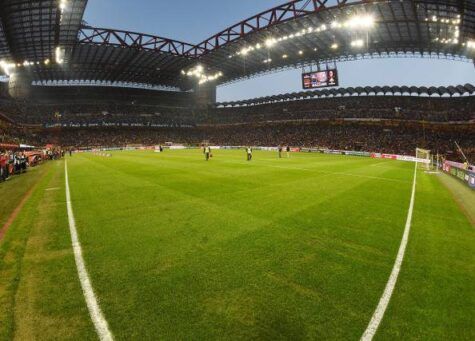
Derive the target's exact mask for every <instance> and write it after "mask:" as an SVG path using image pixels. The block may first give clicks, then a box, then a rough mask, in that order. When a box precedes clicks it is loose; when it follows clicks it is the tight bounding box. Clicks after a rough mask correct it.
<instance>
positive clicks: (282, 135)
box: [42, 123, 475, 158]
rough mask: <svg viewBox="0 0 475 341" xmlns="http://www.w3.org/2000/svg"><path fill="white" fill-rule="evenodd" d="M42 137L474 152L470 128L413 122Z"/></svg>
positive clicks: (120, 143) (106, 142) (119, 143)
mask: <svg viewBox="0 0 475 341" xmlns="http://www.w3.org/2000/svg"><path fill="white" fill-rule="evenodd" d="M42 138H43V139H55V140H56V141H58V143H60V144H62V145H63V146H67V147H73V148H81V147H124V146H127V145H142V144H144V145H159V144H164V143H166V142H174V143H182V144H187V145H200V144H201V143H202V142H203V141H208V142H209V143H210V144H215V145H233V146H246V145H251V146H277V145H290V146H294V147H320V148H329V149H337V150H360V151H370V152H382V153H399V154H407V155H412V154H414V151H415V149H416V148H426V149H430V150H432V151H433V152H434V153H440V154H444V155H456V154H457V151H456V148H455V141H457V142H458V143H459V144H460V145H461V146H462V148H464V150H465V151H466V154H468V156H469V157H472V158H473V157H474V156H475V148H474V146H475V134H473V130H472V131H471V132H470V130H467V131H464V132H461V131H460V130H457V131H445V132H444V131H436V130H429V129H421V128H420V127H414V126H387V127H382V126H379V125H362V124H321V123H320V124H316V123H306V124H295V123H294V124H289V123H277V124H256V125H240V126H208V127H195V128H187V129H184V128H159V129H143V128H142V129H139V128H109V129H63V130H61V131H60V132H56V133H46V135H44V136H43V137H42Z"/></svg>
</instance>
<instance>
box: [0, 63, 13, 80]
mask: <svg viewBox="0 0 475 341" xmlns="http://www.w3.org/2000/svg"><path fill="white" fill-rule="evenodd" d="M0 67H1V68H2V70H3V72H4V73H5V74H6V75H7V76H10V70H11V69H14V68H15V67H16V65H15V64H14V63H7V62H6V61H4V60H0Z"/></svg>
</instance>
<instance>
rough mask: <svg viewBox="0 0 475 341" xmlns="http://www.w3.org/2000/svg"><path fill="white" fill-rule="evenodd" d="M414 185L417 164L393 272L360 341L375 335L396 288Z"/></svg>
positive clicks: (409, 230) (409, 220)
mask: <svg viewBox="0 0 475 341" xmlns="http://www.w3.org/2000/svg"><path fill="white" fill-rule="evenodd" d="M416 183H417V162H416V164H415V167H414V180H413V182H412V194H411V202H410V204H409V210H408V212H407V219H406V226H405V228H404V234H403V236H402V240H401V245H400V246H399V251H398V253H397V257H396V261H395V262H394V266H393V270H392V271H391V275H390V276H389V280H388V283H387V284H386V288H385V289H384V292H383V295H382V296H381V298H380V300H379V303H378V306H377V307H376V310H375V311H374V313H373V317H372V318H371V321H370V322H369V324H368V327H367V328H366V330H365V332H364V334H363V336H361V341H371V340H372V339H373V337H374V335H376V332H377V330H378V327H379V325H380V324H381V321H382V320H383V317H384V313H385V312H386V309H387V308H388V305H389V301H390V300H391V296H392V294H393V292H394V288H395V287H396V282H397V279H398V277H399V272H400V271H401V265H402V262H403V260H404V254H405V253H406V247H407V242H408V240H409V233H410V232H411V223H412V213H413V211H414V202H415V199H416Z"/></svg>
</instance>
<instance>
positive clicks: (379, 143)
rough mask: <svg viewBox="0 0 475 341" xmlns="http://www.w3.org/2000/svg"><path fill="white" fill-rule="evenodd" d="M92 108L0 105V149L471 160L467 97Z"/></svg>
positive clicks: (473, 101)
mask: <svg viewBox="0 0 475 341" xmlns="http://www.w3.org/2000/svg"><path fill="white" fill-rule="evenodd" d="M94 103H95V104H87V103H81V104H75V105H65V104H64V105H54V104H44V103H43V104H38V103H37V104H34V105H33V104H31V103H26V102H25V103H19V102H14V101H11V100H6V99H0V115H4V116H5V117H9V118H10V119H11V120H13V121H15V122H18V123H20V125H14V124H9V125H3V126H2V125H1V124H0V143H1V142H3V143H25V144H29V145H34V146H43V145H45V144H46V143H53V144H56V145H62V146H66V147H73V148H81V147H98V146H101V147H121V146H126V145H156V144H163V143H165V142H175V143H183V144H192V145H199V144H200V143H202V141H209V142H210V143H213V144H221V145H253V146H276V145H280V144H284V145H291V146H295V147H322V148H331V149H340V150H364V151H372V152H385V153H386V152H387V153H399V154H413V153H414V150H415V148H416V147H420V148H427V149H430V150H432V151H433V152H434V153H435V152H438V153H441V154H447V155H450V153H455V152H456V151H455V143H454V142H455V141H457V142H458V143H459V144H460V145H461V146H462V147H463V148H464V149H465V151H466V153H467V154H468V155H469V156H470V157H472V159H473V156H474V154H475V150H474V148H475V140H474V136H475V134H474V132H475V131H474V129H475V128H474V127H475V125H474V122H475V112H474V110H473V108H474V107H475V97H474V96H469V97H457V98H430V97H410V96H361V97H337V98H320V99H312V100H296V101H288V102H278V103H271V104H262V105H253V106H244V107H234V108H232V107H218V108H211V109H210V110H204V111H195V109H192V108H190V107H181V108H179V107H166V106H157V105H151V104H144V103H141V104H133V103H128V104H127V103H119V102H118V103H106V102H94ZM343 119H344V120H343ZM378 119H386V120H383V121H381V120H379V121H378ZM375 121H376V122H375ZM449 122H450V123H449ZM453 122H457V124H452V123H453ZM435 123H437V124H435ZM446 123H448V124H446ZM460 123H462V124H460ZM33 124H41V125H42V127H41V126H40V127H38V126H36V128H35V126H33ZM45 127H46V129H45Z"/></svg>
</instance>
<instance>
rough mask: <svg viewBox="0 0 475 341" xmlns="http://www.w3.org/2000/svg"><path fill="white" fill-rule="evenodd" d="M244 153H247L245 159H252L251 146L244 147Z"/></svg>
mask: <svg viewBox="0 0 475 341" xmlns="http://www.w3.org/2000/svg"><path fill="white" fill-rule="evenodd" d="M246 154H247V161H251V160H252V148H251V147H247V148H246Z"/></svg>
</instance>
